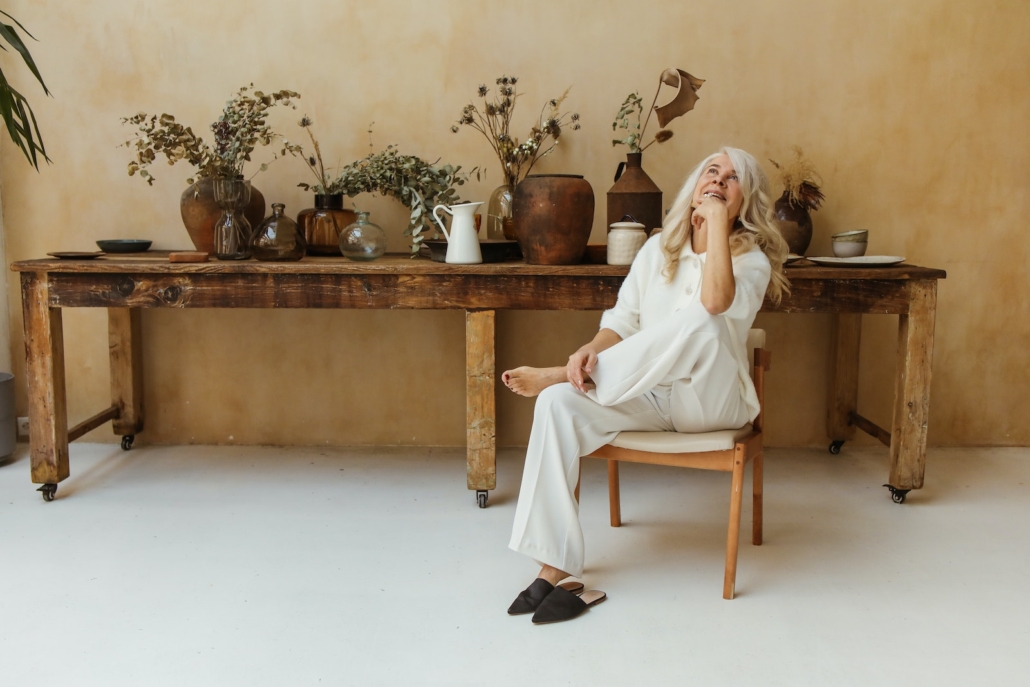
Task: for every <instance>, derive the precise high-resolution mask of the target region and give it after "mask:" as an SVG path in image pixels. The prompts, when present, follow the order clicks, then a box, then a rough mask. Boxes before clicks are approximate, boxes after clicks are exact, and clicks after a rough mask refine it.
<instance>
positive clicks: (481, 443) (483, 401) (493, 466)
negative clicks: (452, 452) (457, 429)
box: [465, 310, 497, 505]
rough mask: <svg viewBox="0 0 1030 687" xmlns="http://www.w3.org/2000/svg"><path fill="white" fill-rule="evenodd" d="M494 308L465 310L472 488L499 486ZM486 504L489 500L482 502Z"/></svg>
mask: <svg viewBox="0 0 1030 687" xmlns="http://www.w3.org/2000/svg"><path fill="white" fill-rule="evenodd" d="M494 367H495V363H494V311H493V310H468V311H466V312H465V380H466V385H465V394H466V420H467V447H468V448H467V454H466V455H467V461H468V473H467V478H468V488H469V489H475V490H476V491H486V490H488V489H494V488H496V486H497V452H496V436H495V427H496V409H495V404H494ZM481 505H485V500H484V501H482V502H481Z"/></svg>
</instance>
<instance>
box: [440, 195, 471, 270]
mask: <svg viewBox="0 0 1030 687" xmlns="http://www.w3.org/2000/svg"><path fill="white" fill-rule="evenodd" d="M480 205H482V203H462V204H461V205H451V206H450V207H448V206H446V205H437V206H436V207H435V208H433V219H435V220H436V223H437V224H439V225H440V229H442V230H443V235H444V236H445V237H446V238H447V257H446V258H444V262H449V263H451V264H453V265H474V264H477V263H480V262H483V254H482V253H481V252H480V250H479V235H478V234H476V208H478V207H479V206H480ZM439 210H443V211H444V212H446V213H447V214H448V215H450V216H451V217H452V218H453V219H452V220H451V232H450V233H449V234H448V233H447V228H446V227H445V226H444V225H443V222H442V221H440V216H439V215H438V214H436V213H437V211H439Z"/></svg>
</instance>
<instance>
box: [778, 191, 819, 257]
mask: <svg viewBox="0 0 1030 687" xmlns="http://www.w3.org/2000/svg"><path fill="white" fill-rule="evenodd" d="M773 211H774V212H775V214H776V226H777V228H778V229H779V230H780V234H782V235H783V238H784V240H786V242H787V246H788V247H789V248H790V252H791V253H794V254H795V255H804V254H805V251H806V250H808V244H810V243H811V242H812V216H811V215H810V214H808V208H806V207H805V206H803V205H795V204H793V203H791V202H790V194H789V193H787V192H786V191H784V192H783V195H782V196H780V197H779V199H777V201H776V203H774V204H773Z"/></svg>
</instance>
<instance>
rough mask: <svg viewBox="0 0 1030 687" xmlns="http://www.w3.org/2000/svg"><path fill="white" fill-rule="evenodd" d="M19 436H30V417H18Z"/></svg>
mask: <svg viewBox="0 0 1030 687" xmlns="http://www.w3.org/2000/svg"><path fill="white" fill-rule="evenodd" d="M18 436H19V437H24V438H28V436H29V419H28V418H27V417H20V418H18Z"/></svg>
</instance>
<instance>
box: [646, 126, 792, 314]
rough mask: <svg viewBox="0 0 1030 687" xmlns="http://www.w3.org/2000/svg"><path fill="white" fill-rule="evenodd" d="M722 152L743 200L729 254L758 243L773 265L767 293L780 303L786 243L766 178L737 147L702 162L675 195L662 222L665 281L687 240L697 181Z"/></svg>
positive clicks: (673, 271) (669, 278)
mask: <svg viewBox="0 0 1030 687" xmlns="http://www.w3.org/2000/svg"><path fill="white" fill-rule="evenodd" d="M720 155H725V156H726V157H728V158H729V159H730V162H731V163H732V164H733V169H734V170H735V171H736V173H737V183H739V184H740V190H741V193H742V194H743V196H744V201H743V203H742V204H741V206H740V216H739V217H738V218H737V221H736V222H735V223H734V227H733V232H732V233H731V234H730V254H731V255H740V254H742V253H746V252H747V251H749V250H751V247H752V246H755V245H757V246H758V247H759V248H761V249H762V252H763V253H765V255H766V257H768V258H769V264H770V265H772V279H771V280H770V282H769V291H768V293H769V296H770V297H771V298H772V299H773V301H775V302H777V303H778V302H779V301H780V298H781V297H782V295H783V294H784V292H789V291H790V284H789V282H788V281H787V278H786V277H785V276H784V275H783V261H784V260H786V258H787V251H788V249H787V242H786V241H785V240H784V239H783V236H782V235H781V234H780V231H779V229H777V228H776V225H775V223H774V222H773V205H772V199H771V198H770V196H769V179H768V177H766V175H765V172H763V171H762V168H761V167H760V166H759V164H758V161H757V160H755V158H754V157H753V156H752V155H751V154H750V153H747V152H745V151H743V150H741V149H740V148H729V147H726V146H724V147H722V148H720V149H719V150H718V151H716V152H714V153H712V154H711V155H709V156H708V157H706V158H705V159H704V160H702V161H701V164H699V165H698V166H697V167H695V168H694V169H693V170H692V171H691V172H690V174H689V175H688V176H687V180H686V181H685V182H684V183H683V187H682V188H681V189H680V190H679V193H678V194H676V200H675V201H673V203H672V207H671V208H670V209H669V214H668V215H666V217H665V221H664V222H662V238H661V246H662V253H663V254H664V255H665V266H664V267H663V268H662V274H664V275H665V278H666V280H667V281H670V282H671V281H672V279H673V278H674V277H675V276H676V271H677V270H678V269H679V257H680V251H681V250H682V249H683V246H685V245H686V243H687V241H689V240H690V236H691V232H692V226H691V224H690V216H691V214H692V213H693V208H691V203H692V202H693V199H694V189H696V188H697V183H698V180H699V179H700V178H701V175H702V174H703V173H704V171H705V169H707V168H708V165H709V164H711V162H712V160H714V159H715V158H717V157H719V156H720Z"/></svg>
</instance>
